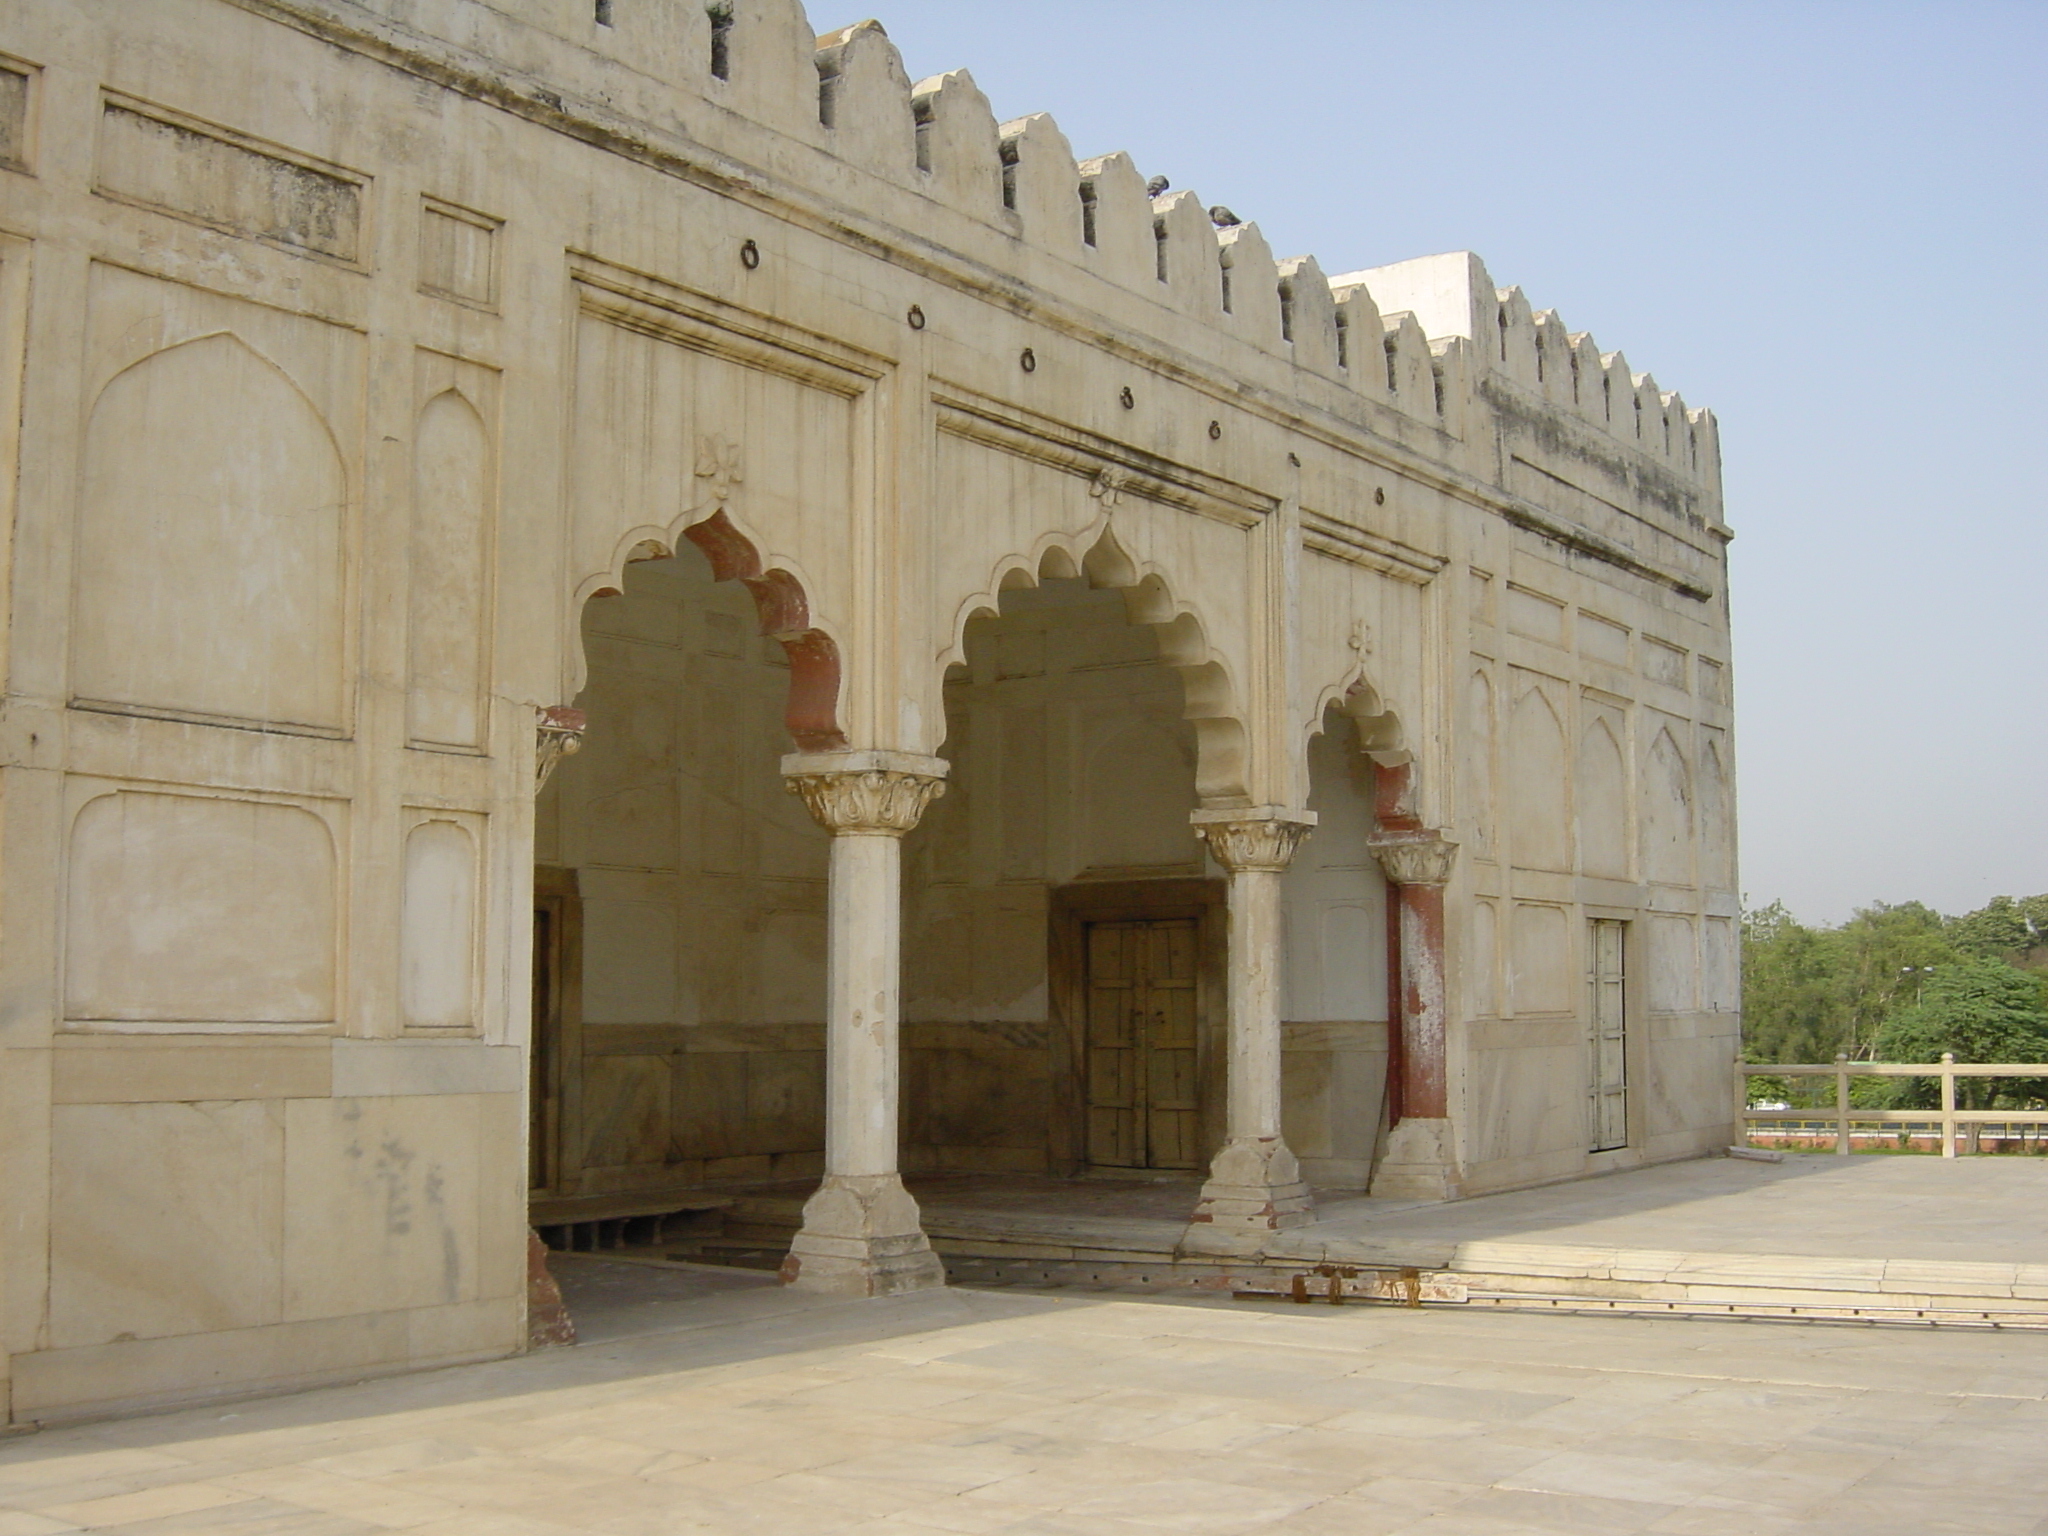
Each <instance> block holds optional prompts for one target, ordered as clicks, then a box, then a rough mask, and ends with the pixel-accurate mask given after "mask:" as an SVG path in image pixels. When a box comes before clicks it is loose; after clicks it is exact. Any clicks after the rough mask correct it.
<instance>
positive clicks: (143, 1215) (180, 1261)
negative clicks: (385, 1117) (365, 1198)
mask: <svg viewBox="0 0 2048 1536" xmlns="http://www.w3.org/2000/svg"><path fill="white" fill-rule="evenodd" d="M294 1102H309V1101H294ZM284 1117H285V1110H284V1106H282V1105H280V1104H276V1103H250V1102H244V1103H221V1102H217V1101H215V1102H203V1103H196V1104H67V1105H59V1106H58V1107H57V1108H56V1109H55V1110H54V1111H53V1112H52V1115H51V1126H50V1164H51V1166H50V1344H51V1346H52V1347H53V1348H57V1349H67V1348H71V1347H74V1346H78V1345H88V1344H106V1343H112V1342H114V1341H116V1340H120V1339H152V1338H163V1337H166V1336H169V1335H174V1334H185V1333H210V1332H214V1331H217V1330H220V1329H226V1328H251V1327H255V1326H258V1325H260V1324H263V1323H273V1322H276V1321H277V1320H278V1316H279V1310H278V1309H279V1283H280V1276H281V1273H282V1264H283V1257H282V1252H281V1242H282V1237H283V1232H282V1222H283V1211H282V1208H283V1199H284ZM309 1214H310V1213H309ZM321 1216H322V1219H330V1220H331V1216H332V1213H330V1212H327V1211H324V1210H323V1211H322V1212H321Z"/></svg>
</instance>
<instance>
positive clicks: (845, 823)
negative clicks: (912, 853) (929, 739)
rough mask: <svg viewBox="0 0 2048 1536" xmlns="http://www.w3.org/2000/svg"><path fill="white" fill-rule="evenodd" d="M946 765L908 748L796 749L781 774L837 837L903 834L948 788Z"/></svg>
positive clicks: (897, 835)
mask: <svg viewBox="0 0 2048 1536" xmlns="http://www.w3.org/2000/svg"><path fill="white" fill-rule="evenodd" d="M946 767H947V764H946V761H945V759H944V758H938V757H920V756H918V755H917V754H915V753H910V752H795V753H791V754H790V755H789V756H788V757H785V758H784V759H783V760H782V775H783V778H784V780H785V781H786V787H787V788H788V790H789V792H790V793H791V794H792V795H798V796H801V797H802V799H803V802H804V807H805V809H807V810H808V811H810V813H811V815H812V816H813V817H814V818H815V819H816V820H817V823H818V825H819V826H821V827H823V828H824V829H825V830H826V831H827V832H830V833H831V834H832V835H833V836H834V837H860V836H867V837H901V836H902V835H903V834H904V833H906V832H908V831H909V830H910V829H911V828H912V827H914V826H916V825H917V822H918V818H919V817H921V816H922V815H924V811H925V807H926V806H928V805H930V804H931V803H932V801H934V800H936V799H938V798H939V796H941V795H943V794H944V793H945V792H946Z"/></svg>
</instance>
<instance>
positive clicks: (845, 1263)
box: [782, 1173, 946, 1296]
mask: <svg viewBox="0 0 2048 1536" xmlns="http://www.w3.org/2000/svg"><path fill="white" fill-rule="evenodd" d="M782 1283H783V1284H784V1285H794V1286H797V1287H798V1288H800V1289H802V1290H806V1291H822V1292H825V1293H826V1294H828V1295H833V1296H895V1295H898V1294H900V1293H902V1292H904V1291H922V1290H927V1289H929V1288H931V1287H932V1286H938V1285H944V1284H945V1283H946V1267H945V1266H944V1265H943V1264H941V1263H940V1262H939V1256H938V1255H937V1254H936V1253H933V1252H932V1247H931V1244H930V1243H929V1242H928V1241H927V1240H926V1239H925V1235H924V1228H923V1227H922V1226H921V1225H920V1224H919V1220H918V1210H917V1201H916V1200H915V1199H913V1198H912V1197H911V1194H910V1191H909V1190H907V1189H905V1188H904V1187H903V1180H902V1179H901V1178H900V1177H898V1176H897V1175H896V1174H893V1173H883V1174H863V1175H856V1174H827V1175H826V1176H825V1181H824V1183H822V1184H820V1185H819V1186H818V1192H817V1193H816V1194H815V1195H812V1196H811V1198H810V1199H809V1200H807V1201H805V1202H804V1224H803V1227H802V1229H801V1230H800V1231H799V1232H798V1233H797V1235H796V1237H795V1238H794V1239H793V1240H792V1241H791V1243H790V1245H789V1256H788V1257H787V1258H785V1259H784V1260H783V1261H782Z"/></svg>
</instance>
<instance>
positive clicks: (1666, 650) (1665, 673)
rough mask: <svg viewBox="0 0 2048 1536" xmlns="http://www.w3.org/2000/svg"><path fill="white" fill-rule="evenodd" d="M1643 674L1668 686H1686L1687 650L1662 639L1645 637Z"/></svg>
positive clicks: (1681, 687) (1652, 680) (1654, 681)
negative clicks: (1668, 643)
mask: <svg viewBox="0 0 2048 1536" xmlns="http://www.w3.org/2000/svg"><path fill="white" fill-rule="evenodd" d="M1643 676H1645V677H1647V678H1648V679H1649V680H1650V681H1651V682H1653V683H1662V684H1663V685H1664V686H1665V687H1667V688H1680V689H1683V688H1685V687H1686V676H1685V652H1684V651H1682V650H1680V649H1679V648H1678V647H1677V646H1675V645H1667V644H1665V643H1664V642H1663V641H1662V640H1652V639H1651V638H1650V637H1649V636H1647V635H1645V636H1644V637H1643Z"/></svg>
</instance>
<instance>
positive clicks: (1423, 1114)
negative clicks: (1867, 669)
mask: <svg viewBox="0 0 2048 1536" xmlns="http://www.w3.org/2000/svg"><path fill="white" fill-rule="evenodd" d="M1373 853H1374V854H1375V855H1376V856H1377V857H1378V859H1379V862H1380V867H1381V868H1382V869H1383V870H1384V871H1385V872H1386V876H1387V881H1388V886H1387V900H1388V901H1389V902H1391V903H1392V904H1393V907H1394V910H1395V913H1396V918H1395V923H1394V929H1395V937H1396V939H1397V947H1398V949H1399V952H1400V954H1399V963H1398V967H1397V976H1396V980H1397V981H1398V984H1399V992H1398V995H1397V997H1394V998H1390V999H1389V1000H1388V1001H1389V1004H1390V1007H1389V1012H1390V1013H1391V1014H1393V1015H1394V1019H1395V1020H1396V1021H1397V1025H1396V1027H1398V1029H1399V1031H1400V1038H1399V1041H1398V1049H1395V1050H1393V1051H1392V1052H1391V1053H1390V1055H1391V1060H1392V1063H1393V1066H1394V1072H1393V1073H1392V1074H1391V1075H1390V1081H1389V1084H1388V1086H1389V1089H1390V1090H1391V1093H1392V1100H1393V1102H1392V1106H1391V1108H1392V1115H1391V1117H1390V1118H1391V1119H1392V1122H1393V1129H1392V1131H1391V1132H1389V1134H1388V1136H1387V1149H1386V1152H1385V1155H1384V1156H1382V1157H1381V1159H1380V1162H1379V1166H1378V1167H1377V1168H1376V1169H1374V1171H1373V1179H1372V1192H1373V1194H1375V1195H1384V1196H1390V1197H1393V1198H1397V1199H1408V1200H1414V1199H1423V1200H1448V1199H1451V1198H1453V1197H1454V1196H1456V1195H1457V1193H1458V1189H1459V1183H1460V1174H1459V1171H1458V1164H1457V1151H1456V1138H1455V1136H1454V1135H1453V1134H1452V1129H1451V1120H1450V1063H1449V1060H1448V1057H1447V1051H1448V1048H1449V1023H1450V1013H1449V1010H1450V999H1449V995H1448V992H1447V990H1446V984H1445V975H1446V973H1445V968H1444V886H1445V884H1446V882H1448V881H1449V879H1450V877H1451V867H1452V865H1453V864H1454V863H1455V862H1456V860H1457V853H1458V847H1457V844H1455V843H1453V842H1451V841H1449V840H1448V839H1446V838H1442V837H1439V836H1437V835H1436V834H1434V833H1432V832H1427V831H1421V830H1418V831H1415V832H1402V833H1397V834H1395V835H1393V836H1390V837H1387V838H1385V839H1383V840H1381V841H1379V842H1376V843H1375V844H1374V845H1373Z"/></svg>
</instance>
